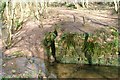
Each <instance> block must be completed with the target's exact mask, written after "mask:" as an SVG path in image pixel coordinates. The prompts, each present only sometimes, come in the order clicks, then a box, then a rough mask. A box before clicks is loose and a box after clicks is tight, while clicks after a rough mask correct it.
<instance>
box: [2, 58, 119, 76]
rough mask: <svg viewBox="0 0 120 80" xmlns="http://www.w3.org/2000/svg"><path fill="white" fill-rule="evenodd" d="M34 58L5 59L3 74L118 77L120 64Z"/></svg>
mask: <svg viewBox="0 0 120 80" xmlns="http://www.w3.org/2000/svg"><path fill="white" fill-rule="evenodd" d="M32 59H34V62H27V63H26V61H27V59H26V58H25V57H19V58H13V59H10V60H7V61H5V62H4V63H3V68H2V70H3V76H4V77H6V78H9V75H11V77H18V76H21V77H23V78H37V77H38V75H39V71H41V75H42V76H44V77H48V78H118V66H98V65H92V66H90V65H87V64H86V65H81V64H61V63H48V62H46V61H44V60H41V59H39V58H32ZM32 59H31V60H32ZM31 60H29V61H31ZM25 73H27V74H25ZM23 74H24V75H23Z"/></svg>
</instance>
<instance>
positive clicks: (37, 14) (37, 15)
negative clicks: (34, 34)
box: [35, 0, 39, 19]
mask: <svg viewBox="0 0 120 80" xmlns="http://www.w3.org/2000/svg"><path fill="white" fill-rule="evenodd" d="M35 2H36V11H35V13H36V17H37V19H39V13H38V1H37V0H35Z"/></svg>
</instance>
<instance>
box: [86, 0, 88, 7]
mask: <svg viewBox="0 0 120 80" xmlns="http://www.w3.org/2000/svg"><path fill="white" fill-rule="evenodd" d="M86 7H87V8H88V0H86Z"/></svg>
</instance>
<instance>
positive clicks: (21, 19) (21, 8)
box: [19, 1, 24, 22]
mask: <svg viewBox="0 0 120 80" xmlns="http://www.w3.org/2000/svg"><path fill="white" fill-rule="evenodd" d="M20 10H21V17H20V21H19V22H22V21H23V14H24V11H23V7H22V2H21V1H20Z"/></svg>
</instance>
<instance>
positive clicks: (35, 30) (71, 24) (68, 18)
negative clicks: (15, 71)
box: [0, 7, 118, 71]
mask: <svg viewBox="0 0 120 80" xmlns="http://www.w3.org/2000/svg"><path fill="white" fill-rule="evenodd" d="M48 12H49V15H48V14H47V16H48V18H46V19H44V20H43V28H40V27H39V22H38V21H36V20H32V19H30V20H28V21H27V22H25V24H24V25H23V28H22V29H21V30H20V31H19V32H18V33H19V34H18V35H16V36H14V38H16V40H15V42H16V44H15V45H14V46H13V47H12V48H10V49H7V50H5V51H4V55H10V54H12V53H13V52H15V51H22V53H24V55H27V56H35V57H40V58H41V59H44V58H45V56H44V49H43V48H42V46H41V44H42V42H41V41H42V40H43V38H44V35H45V33H46V32H50V31H53V29H54V27H55V24H57V25H59V26H60V27H62V28H63V29H64V31H68V32H78V33H83V32H90V33H94V31H95V30H97V29H100V28H102V27H106V26H114V27H118V21H117V20H118V16H117V14H112V11H111V10H68V9H66V8H59V7H56V8H49V9H48ZM83 16H85V20H86V23H87V24H86V25H85V26H82V24H83ZM3 37H4V34H3ZM1 42H2V41H1V40H0V48H1V46H2V43H1ZM23 60H24V59H23ZM13 63H14V61H13ZM6 64H7V63H6ZM20 64H21V63H20ZM18 67H19V66H18ZM5 69H9V66H8V67H6V68H5ZM21 70H22V69H21ZM6 71H7V70H6ZM23 71H24V70H23Z"/></svg>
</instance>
